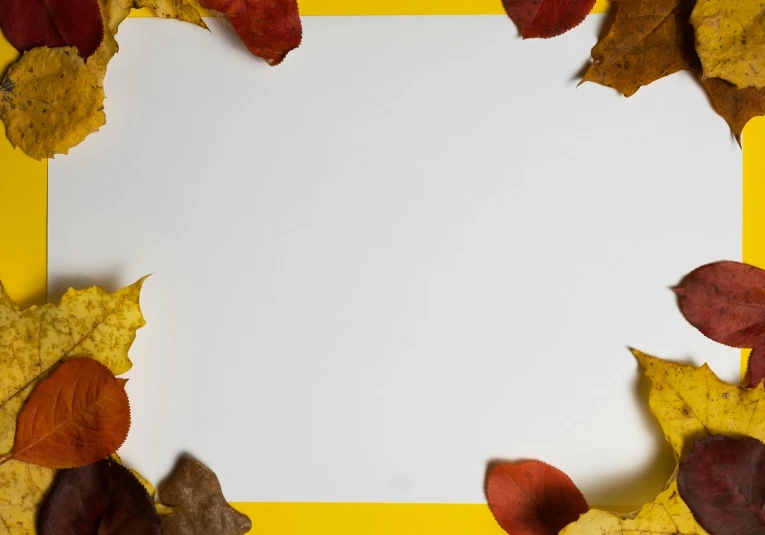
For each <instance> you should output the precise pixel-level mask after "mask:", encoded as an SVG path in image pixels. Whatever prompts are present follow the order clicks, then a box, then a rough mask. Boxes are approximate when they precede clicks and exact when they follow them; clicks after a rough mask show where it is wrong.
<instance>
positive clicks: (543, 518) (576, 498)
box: [486, 461, 588, 535]
mask: <svg viewBox="0 0 765 535" xmlns="http://www.w3.org/2000/svg"><path fill="white" fill-rule="evenodd" d="M486 494H487V496H488V498H489V507H490V508H491V512H492V513H493V514H494V518H496V519H497V522H498V523H499V525H500V526H502V529H504V530H505V531H507V532H508V533H511V534H513V535H516V534H517V535H557V533H558V532H559V531H560V530H561V529H562V528H563V527H564V526H565V525H566V524H568V523H569V522H573V521H575V520H576V519H578V518H579V515H582V514H584V513H586V512H587V509H588V506H587V501H586V500H585V499H584V496H582V493H581V492H580V490H579V489H578V488H577V486H576V485H574V482H573V481H571V479H570V478H569V477H568V476H567V475H566V474H564V473H563V472H561V471H560V470H558V469H557V468H555V467H554V466H550V465H549V464H546V463H543V462H540V461H527V462H523V463H503V464H499V465H497V466H495V467H493V468H492V470H491V472H490V473H489V477H488V481H487V484H486Z"/></svg>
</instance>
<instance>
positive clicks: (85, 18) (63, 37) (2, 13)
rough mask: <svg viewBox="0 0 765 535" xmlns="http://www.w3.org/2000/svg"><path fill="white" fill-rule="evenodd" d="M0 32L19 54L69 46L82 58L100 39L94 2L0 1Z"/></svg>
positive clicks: (100, 26) (98, 11) (97, 8)
mask: <svg viewBox="0 0 765 535" xmlns="http://www.w3.org/2000/svg"><path fill="white" fill-rule="evenodd" d="M0 29H2V31H3V33H4V34H5V38H6V39H8V41H9V42H10V43H11V44H12V45H13V46H14V47H15V48H16V49H17V50H19V51H25V50H30V49H32V48H35V47H38V46H50V47H54V46H65V45H69V46H76V47H77V50H78V51H79V53H80V55H81V56H82V57H84V58H86V57H88V56H90V55H91V54H92V53H93V52H95V51H96V49H97V48H98V46H99V45H100V44H101V41H102V40H103V38H104V26H103V21H102V20H101V7H100V6H99V3H98V0H0Z"/></svg>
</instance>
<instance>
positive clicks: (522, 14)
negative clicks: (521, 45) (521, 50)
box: [502, 0, 595, 39]
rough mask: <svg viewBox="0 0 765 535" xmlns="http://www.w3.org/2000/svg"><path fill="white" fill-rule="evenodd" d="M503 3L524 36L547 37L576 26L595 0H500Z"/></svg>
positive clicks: (590, 9) (526, 37)
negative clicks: (574, 0)
mask: <svg viewBox="0 0 765 535" xmlns="http://www.w3.org/2000/svg"><path fill="white" fill-rule="evenodd" d="M502 5H503V6H504V7H505V11H506V12H507V15H508V16H509V17H510V19H512V21H513V22H514V23H515V25H516V26H518V30H519V31H520V32H521V36H523V38H524V39H528V38H530V37H542V38H547V37H555V36H556V35H560V34H562V33H566V32H567V31H569V30H570V29H572V28H574V27H575V26H579V24H581V23H582V21H583V20H584V19H585V17H586V16H587V15H588V14H589V13H590V11H592V7H593V6H594V5H595V0H583V1H579V2H571V1H570V0H502Z"/></svg>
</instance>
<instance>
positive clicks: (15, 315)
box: [0, 282, 21, 328]
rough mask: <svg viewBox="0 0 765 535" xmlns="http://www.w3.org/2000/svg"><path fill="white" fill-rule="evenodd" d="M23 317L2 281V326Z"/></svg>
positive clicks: (0, 309) (0, 310)
mask: <svg viewBox="0 0 765 535" xmlns="http://www.w3.org/2000/svg"><path fill="white" fill-rule="evenodd" d="M20 317H21V312H20V311H19V307H18V306H17V305H16V303H14V302H13V300H12V299H11V298H10V296H9V295H8V294H7V293H6V291H5V287H4V286H3V283H2V282H0V328H3V327H5V326H6V325H8V324H9V323H11V322H12V321H16V320H17V319H19V318H20Z"/></svg>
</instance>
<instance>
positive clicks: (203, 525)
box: [41, 458, 252, 535]
mask: <svg viewBox="0 0 765 535" xmlns="http://www.w3.org/2000/svg"><path fill="white" fill-rule="evenodd" d="M159 499H160V501H161V502H162V504H163V505H165V506H167V507H170V508H172V512H171V513H170V514H167V515H163V516H162V517H161V518H162V535H209V534H212V533H215V534H216V535H244V534H245V533H247V532H248V531H250V529H251V528H252V523H251V522H250V519H249V518H248V517H247V516H246V515H243V514H242V513H239V512H237V511H235V510H234V509H233V508H232V507H231V506H230V505H228V503H227V502H226V499H225V498H224V497H223V492H222V491H221V488H220V483H219V482H218V477H217V476H216V475H215V472H213V471H212V470H210V469H209V468H207V467H206V466H205V465H204V464H202V463H201V462H199V461H198V460H196V459H193V458H185V459H182V460H181V461H180V462H179V463H178V466H177V467H176V468H175V470H174V471H173V473H172V474H171V475H170V477H169V478H168V479H167V480H166V481H165V482H164V483H162V484H161V485H160V486H159ZM41 535H44V534H41Z"/></svg>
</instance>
